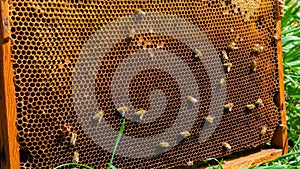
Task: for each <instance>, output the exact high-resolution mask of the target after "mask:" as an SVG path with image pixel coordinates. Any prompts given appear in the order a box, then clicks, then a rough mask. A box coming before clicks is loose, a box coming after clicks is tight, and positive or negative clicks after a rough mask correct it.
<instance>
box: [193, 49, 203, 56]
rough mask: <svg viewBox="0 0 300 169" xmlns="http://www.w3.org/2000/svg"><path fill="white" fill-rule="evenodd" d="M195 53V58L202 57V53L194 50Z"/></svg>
mask: <svg viewBox="0 0 300 169" xmlns="http://www.w3.org/2000/svg"><path fill="white" fill-rule="evenodd" d="M195 53H196V55H195V56H196V57H197V58H200V57H202V56H203V54H202V52H201V51H200V50H198V49H196V50H195Z"/></svg>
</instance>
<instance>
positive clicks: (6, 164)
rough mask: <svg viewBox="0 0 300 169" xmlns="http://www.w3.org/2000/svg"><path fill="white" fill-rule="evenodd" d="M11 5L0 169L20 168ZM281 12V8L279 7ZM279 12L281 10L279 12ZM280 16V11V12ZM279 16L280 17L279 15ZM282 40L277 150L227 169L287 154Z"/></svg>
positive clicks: (4, 32)
mask: <svg viewBox="0 0 300 169" xmlns="http://www.w3.org/2000/svg"><path fill="white" fill-rule="evenodd" d="M8 3H9V1H7V0H2V1H1V3H0V5H1V6H0V8H1V23H2V24H1V27H0V30H1V33H0V39H1V44H2V47H1V49H0V50H1V52H0V53H1V57H0V169H6V168H10V169H17V168H20V156H19V145H18V142H17V128H16V125H15V122H16V120H15V119H16V109H15V108H16V103H15V97H14V96H15V93H14V81H13V69H12V62H11V44H12V43H13V42H12V41H11V38H10V30H9V25H10V19H9V8H8V7H9V5H8ZM278 8H279V7H278ZM278 10H280V9H278ZM279 12H280V11H279ZM279 12H278V13H279ZM276 30H277V33H278V37H281V21H280V20H279V21H278V22H277V25H276ZM281 44H282V42H281V39H279V40H278V43H277V49H278V51H277V55H278V62H279V63H278V69H279V85H280V91H279V93H278V94H277V95H276V97H277V99H276V100H277V102H278V103H277V104H278V106H279V109H280V113H281V119H282V125H281V126H279V127H278V128H277V129H276V131H275V134H274V137H273V139H272V145H273V146H274V147H277V148H278V149H274V148H272V149H265V150H261V151H260V152H256V153H253V154H247V155H243V156H241V157H238V158H234V159H230V160H226V162H225V163H224V166H223V167H224V168H228V169H234V168H238V167H250V166H254V165H257V164H259V163H264V162H268V161H271V160H274V159H276V158H277V157H279V156H281V155H282V154H285V153H287V152H288V143H287V130H286V129H285V127H284V126H286V110H285V99H284V81H283V79H284V73H283V58H282V46H281Z"/></svg>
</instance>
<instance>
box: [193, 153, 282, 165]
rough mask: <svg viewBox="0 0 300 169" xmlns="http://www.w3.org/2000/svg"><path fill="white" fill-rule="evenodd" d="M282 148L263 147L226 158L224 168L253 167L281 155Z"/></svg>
mask: <svg viewBox="0 0 300 169" xmlns="http://www.w3.org/2000/svg"><path fill="white" fill-rule="evenodd" d="M282 151H283V150H282V149H274V148H271V149H263V150H260V151H259V152H256V153H252V154H247V155H243V156H239V157H236V158H232V159H228V160H226V161H224V163H223V165H222V166H223V168H224V169H238V168H249V167H254V166H257V165H259V164H262V163H266V162H269V161H272V160H275V159H276V158H278V157H280V156H281V155H282ZM199 169H208V167H207V166H206V167H201V168H199Z"/></svg>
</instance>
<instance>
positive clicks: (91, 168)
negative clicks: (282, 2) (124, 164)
mask: <svg viewBox="0 0 300 169" xmlns="http://www.w3.org/2000/svg"><path fill="white" fill-rule="evenodd" d="M125 123H126V121H125V119H123V122H122V125H121V128H120V131H119V134H118V137H117V140H116V143H115V146H114V150H113V152H112V155H111V158H110V162H109V164H108V167H107V169H117V168H116V167H115V166H113V165H112V163H113V160H114V157H115V153H116V150H117V148H118V145H119V142H120V140H121V137H122V134H123V131H124V129H125ZM65 166H74V167H84V168H88V169H94V168H93V167H90V166H88V165H85V164H79V163H66V164H62V165H59V166H57V167H54V169H59V168H61V167H65Z"/></svg>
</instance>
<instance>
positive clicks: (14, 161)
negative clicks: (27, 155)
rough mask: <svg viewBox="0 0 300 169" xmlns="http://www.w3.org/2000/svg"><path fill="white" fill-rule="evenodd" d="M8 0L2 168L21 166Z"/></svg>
mask: <svg viewBox="0 0 300 169" xmlns="http://www.w3.org/2000/svg"><path fill="white" fill-rule="evenodd" d="M8 2H9V1H8V0H2V1H1V3H0V5H1V6H0V7H1V25H0V30H1V33H0V39H1V40H0V41H1V45H2V46H1V49H0V53H1V57H0V119H1V120H0V168H1V169H8V168H9V169H17V168H20V157H19V145H18V142H17V128H16V103H15V99H14V96H15V93H14V82H13V69H12V63H11V40H10V38H9V37H10V30H9V10H8Z"/></svg>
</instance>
